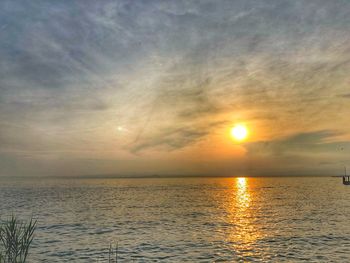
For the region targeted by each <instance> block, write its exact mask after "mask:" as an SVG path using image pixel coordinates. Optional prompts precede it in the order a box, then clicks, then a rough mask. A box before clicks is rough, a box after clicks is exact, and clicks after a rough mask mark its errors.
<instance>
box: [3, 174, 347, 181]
mask: <svg viewBox="0 0 350 263" xmlns="http://www.w3.org/2000/svg"><path fill="white" fill-rule="evenodd" d="M240 177H245V178H290V177H324V178H329V177H336V178H341V177H343V176H342V175H231V176H230V175H135V176H122V175H121V176H118V175H100V176H99V175H86V176H83V175H82V176H0V180H1V179H171V178H240Z"/></svg>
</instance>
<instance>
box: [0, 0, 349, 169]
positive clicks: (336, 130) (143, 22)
mask: <svg viewBox="0 0 350 263" xmlns="http://www.w3.org/2000/svg"><path fill="white" fill-rule="evenodd" d="M349 43H350V2H349V1H348V0H333V1H329V0H317V1H316V0H293V1H292V0H288V1H286V0H255V1H252V0H229V1H224V0H218V1H214V0H211V1H207V0H201V1H199V0H198V1H187V0H186V1H180V0H177V1H153V0H148V1H141V0H140V1H95V0H94V1H89V0H85V1H40V0H35V1H33V0H31V1H12V0H3V1H1V2H0V176H85V175H89V176H95V175H96V176H103V175H116V176H142V175H217V176H227V175H235V176H248V175H251V176H263V175H264V176H276V175H339V174H342V173H343V169H344V166H346V165H349V166H350V117H349V116H350V74H349V72H350V46H349ZM236 123H243V124H245V125H246V126H247V127H248V129H249V137H248V138H247V140H246V141H244V142H240V143H239V142H236V141H234V140H233V139H232V138H231V137H230V129H231V127H232V126H234V125H235V124H236Z"/></svg>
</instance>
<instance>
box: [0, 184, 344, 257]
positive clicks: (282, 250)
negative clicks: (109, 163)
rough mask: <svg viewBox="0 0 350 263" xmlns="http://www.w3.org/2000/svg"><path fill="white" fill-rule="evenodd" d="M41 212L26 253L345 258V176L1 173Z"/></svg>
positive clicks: (0, 209) (12, 208)
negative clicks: (11, 176) (55, 176)
mask: <svg viewBox="0 0 350 263" xmlns="http://www.w3.org/2000/svg"><path fill="white" fill-rule="evenodd" d="M12 213H14V214H16V215H19V216H20V217H21V218H24V219H25V218H28V217H30V216H31V215H33V216H34V217H35V218H37V219H38V229H37V231H36V236H35V242H34V244H33V247H32V250H31V254H30V260H29V261H30V262H106V259H107V256H108V255H107V250H108V247H109V244H110V243H118V247H119V249H118V251H119V253H118V257H119V262H232V261H234V262H250V261H253V262H254V261H263V262H266V261H269V262H283V261H286V262H299V261H305V262H320V261H321V262H322V261H324V262H330V261H333V262H334V261H336V262H349V261H350V253H349V247H350V224H349V223H348V218H349V215H350V186H343V185H342V183H341V178H292V177H288V178H168V179H42V180H39V179H26V180H24V179H21V180H20V179H17V180H14V179H0V215H1V218H2V219H4V218H6V217H7V216H9V215H11V214H12Z"/></svg>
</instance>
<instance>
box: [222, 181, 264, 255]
mask: <svg viewBox="0 0 350 263" xmlns="http://www.w3.org/2000/svg"><path fill="white" fill-rule="evenodd" d="M233 180H234V182H233V183H234V184H233V186H232V188H231V189H232V193H233V196H232V197H233V199H231V203H230V205H229V207H228V209H229V211H228V212H229V213H228V214H229V221H230V222H231V224H232V225H234V228H233V229H232V232H231V233H229V235H228V239H229V240H228V241H229V242H230V243H231V244H233V246H234V249H235V251H237V253H238V254H241V256H242V257H247V256H250V255H253V254H254V253H255V251H253V247H254V244H255V242H256V241H257V240H259V239H260V238H262V236H263V234H262V233H261V231H260V229H261V228H260V226H259V225H258V223H259V222H257V221H256V219H257V217H258V216H257V213H258V211H256V210H255V209H254V196H255V195H254V192H253V189H252V188H251V179H250V178H244V177H240V178H235V179H233ZM231 183H232V181H231Z"/></svg>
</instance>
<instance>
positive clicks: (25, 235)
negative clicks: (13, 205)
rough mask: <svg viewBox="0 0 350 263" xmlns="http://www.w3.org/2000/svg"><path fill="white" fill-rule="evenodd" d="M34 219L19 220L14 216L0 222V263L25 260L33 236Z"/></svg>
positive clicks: (18, 262)
mask: <svg viewBox="0 0 350 263" xmlns="http://www.w3.org/2000/svg"><path fill="white" fill-rule="evenodd" d="M35 228H36V220H33V219H31V220H30V221H29V222H22V221H19V220H18V219H17V218H16V217H15V216H11V217H10V218H9V219H8V220H6V221H4V222H2V223H1V224H0V263H24V262H26V259H27V256H28V252H29V247H30V245H31V243H32V241H33V238H34V231H35Z"/></svg>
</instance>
